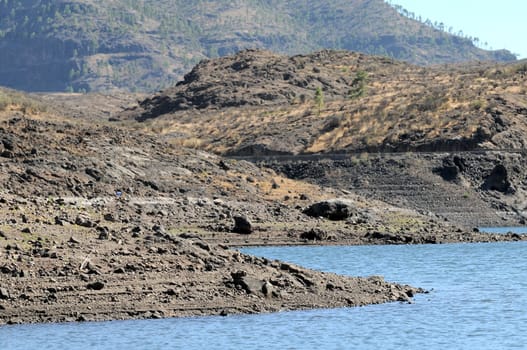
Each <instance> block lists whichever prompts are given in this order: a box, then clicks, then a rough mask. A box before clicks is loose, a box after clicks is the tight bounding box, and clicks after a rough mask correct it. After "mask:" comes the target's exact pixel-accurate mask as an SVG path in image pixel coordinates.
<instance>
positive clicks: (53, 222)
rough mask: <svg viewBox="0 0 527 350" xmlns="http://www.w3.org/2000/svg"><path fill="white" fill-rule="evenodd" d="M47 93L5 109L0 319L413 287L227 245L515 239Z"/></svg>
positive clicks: (174, 311) (225, 308)
mask: <svg viewBox="0 0 527 350" xmlns="http://www.w3.org/2000/svg"><path fill="white" fill-rule="evenodd" d="M53 98H58V99H59V100H60V101H63V99H64V96H58V97H57V96H55V97H47V98H46V99H44V100H40V101H38V103H35V104H33V105H32V106H34V107H33V108H34V109H29V108H21V107H20V106H18V105H11V106H9V107H8V108H6V109H5V110H4V111H3V112H1V120H0V140H1V143H0V145H1V146H0V167H1V169H2V171H1V172H0V183H1V185H2V187H1V188H2V190H1V191H0V212H1V215H0V323H9V324H16V323H32V322H63V321H86V320H90V321H91V320H109V319H130V318H159V317H171V316H187V315H220V314H221V315H228V314H232V313H255V312H271V311H280V310H293V309H304V308H314V307H342V306H356V305H365V304H371V303H381V302H388V301H408V300H410V298H411V297H412V296H413V295H414V294H415V293H419V292H423V291H422V290H419V289H416V288H413V287H409V286H401V285H397V284H393V283H388V282H385V281H384V280H383V279H382V278H380V277H372V278H352V277H343V276H336V275H333V274H328V273H322V272H316V271H310V270H306V269H303V268H301V267H298V266H294V265H291V264H286V263H282V262H278V261H269V260H266V259H263V258H255V257H251V256H247V255H244V254H240V253H239V252H237V251H236V250H234V249H230V247H232V246H241V245H247V244H250V245H255V244H258V245H280V244H282V245H283V244H313V243H318V244H387V243H388V244H401V243H405V244H406V243H440V242H458V241H467V242H469V241H495V240H517V239H521V238H522V237H519V236H510V235H509V236H487V235H482V234H477V233H471V232H464V231H462V230H459V229H457V228H456V227H453V226H449V225H446V224H444V223H442V222H441V221H440V220H438V219H437V218H436V217H434V216H423V215H420V214H418V213H417V212H415V211H411V210H406V209H401V208H396V207H393V206H390V205H387V204H385V203H382V202H376V201H365V200H363V199H362V198H361V197H358V196H354V195H351V194H349V193H344V192H341V191H338V190H335V189H332V188H324V187H320V186H317V185H312V184H308V183H305V182H300V181H294V180H290V179H287V178H285V177H283V176H280V175H277V174H276V173H275V172H274V171H272V170H269V169H265V168H259V167H257V166H255V165H254V164H251V163H248V162H246V161H235V160H230V159H225V158H222V157H220V156H217V155H213V154H210V153H206V152H203V151H199V150H191V149H186V148H183V147H181V146H180V145H178V144H171V143H170V138H163V137H161V138H160V137H159V136H149V135H146V134H143V133H140V132H137V131H133V130H131V129H126V128H122V127H116V126H114V125H110V124H108V123H107V122H104V121H102V120H100V119H99V121H97V120H96V118H95V116H94V117H93V118H87V119H79V118H71V117H68V118H65V117H64V116H63V115H58V114H55V113H54V112H52V109H51V108H49V109H46V110H47V111H43V109H41V106H42V105H41V104H42V103H46V100H48V101H49V99H53ZM71 98H72V99H76V100H77V101H78V102H82V101H84V102H82V103H92V102H93V97H86V96H79V95H76V96H75V95H74V96H71ZM105 101H108V100H106V99H105ZM114 101H115V102H116V103H118V104H120V103H122V100H120V99H115V100H114ZM66 105H67V104H66ZM79 108H80V107H76V108H75V110H73V111H71V113H72V114H75V113H78V112H79ZM81 110H84V109H82V108H81ZM105 110H106V109H105ZM105 110H103V111H102V112H101V111H100V110H99V109H97V110H96V113H102V114H105ZM107 110H113V107H112V108H107ZM69 113H70V112H68V111H62V114H69ZM332 198H339V199H338V200H331V199H332ZM323 200H329V201H328V202H327V203H330V204H331V205H334V206H338V210H335V211H334V212H335V213H337V214H338V215H339V219H341V221H332V220H329V219H324V218H320V217H318V216H321V215H326V213H327V211H324V209H323V208H322V209H321V208H320V207H316V206H314V207H313V206H312V205H313V204H314V203H317V202H319V201H323ZM306 208H311V210H315V216H317V217H311V216H309V215H308V214H309V211H308V210H305V209H306ZM313 208H315V209H313ZM316 208H318V209H316ZM335 208H336V207H335ZM321 210H322V211H321ZM310 215H313V214H310ZM332 215H334V214H332ZM328 217H330V216H328ZM330 218H332V219H335V217H330ZM235 222H241V224H240V223H238V227H235V226H234V224H235ZM235 231H236V232H241V233H236V232H235Z"/></svg>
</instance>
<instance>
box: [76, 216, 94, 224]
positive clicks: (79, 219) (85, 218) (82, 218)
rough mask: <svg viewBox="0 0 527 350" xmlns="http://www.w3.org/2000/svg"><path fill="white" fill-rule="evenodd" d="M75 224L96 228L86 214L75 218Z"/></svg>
mask: <svg viewBox="0 0 527 350" xmlns="http://www.w3.org/2000/svg"><path fill="white" fill-rule="evenodd" d="M75 224H76V225H79V226H82V227H94V226H95V223H94V222H93V221H92V220H91V218H90V217H89V216H88V215H86V214H79V215H78V216H77V217H76V218H75Z"/></svg>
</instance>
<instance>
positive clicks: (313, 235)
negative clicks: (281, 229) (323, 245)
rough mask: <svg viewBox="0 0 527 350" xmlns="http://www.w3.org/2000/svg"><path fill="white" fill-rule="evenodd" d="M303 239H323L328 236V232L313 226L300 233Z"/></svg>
mask: <svg viewBox="0 0 527 350" xmlns="http://www.w3.org/2000/svg"><path fill="white" fill-rule="evenodd" d="M300 238H302V239H308V240H310V241H323V240H325V239H327V238H328V234H327V232H325V231H322V230H320V229H318V228H313V229H311V230H309V231H306V232H304V233H302V234H301V235H300Z"/></svg>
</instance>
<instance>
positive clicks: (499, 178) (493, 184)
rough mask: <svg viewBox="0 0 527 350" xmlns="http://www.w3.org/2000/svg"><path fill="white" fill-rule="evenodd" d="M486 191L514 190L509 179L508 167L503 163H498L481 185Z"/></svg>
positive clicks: (503, 191) (505, 191) (504, 191)
mask: <svg viewBox="0 0 527 350" xmlns="http://www.w3.org/2000/svg"><path fill="white" fill-rule="evenodd" d="M481 187H482V189H484V190H486V191H489V190H490V191H498V192H502V193H510V192H513V191H514V190H513V188H512V186H511V182H510V181H509V174H508V172H507V168H505V166H503V165H502V164H498V165H496V166H495V167H494V169H492V172H491V173H490V175H489V176H487V178H486V179H485V182H484V183H483V185H482V186H481Z"/></svg>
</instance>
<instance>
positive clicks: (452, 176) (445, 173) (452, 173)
mask: <svg viewBox="0 0 527 350" xmlns="http://www.w3.org/2000/svg"><path fill="white" fill-rule="evenodd" d="M454 158H456V159H457V162H456V161H455V160H456V159H453V158H450V157H448V158H445V159H443V164H442V165H441V166H440V167H438V168H435V169H434V170H433V171H434V173H436V174H438V175H439V176H441V177H442V178H443V180H445V181H456V180H459V174H460V173H461V171H462V170H461V169H460V168H459V166H458V164H461V162H460V160H459V157H454Z"/></svg>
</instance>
